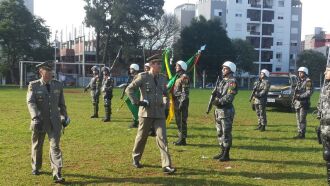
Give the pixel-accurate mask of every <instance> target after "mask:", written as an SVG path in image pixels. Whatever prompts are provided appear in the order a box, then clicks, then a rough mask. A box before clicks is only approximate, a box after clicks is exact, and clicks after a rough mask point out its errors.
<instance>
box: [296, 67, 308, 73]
mask: <svg viewBox="0 0 330 186" xmlns="http://www.w3.org/2000/svg"><path fill="white" fill-rule="evenodd" d="M298 72H304V73H305V74H306V75H308V68H306V67H299V68H298Z"/></svg>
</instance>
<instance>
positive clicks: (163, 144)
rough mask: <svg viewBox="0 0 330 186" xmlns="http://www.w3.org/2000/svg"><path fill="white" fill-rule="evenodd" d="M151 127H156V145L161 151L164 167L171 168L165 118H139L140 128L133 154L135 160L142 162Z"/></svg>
mask: <svg viewBox="0 0 330 186" xmlns="http://www.w3.org/2000/svg"><path fill="white" fill-rule="evenodd" d="M151 126H154V128H155V130H156V143H157V146H158V148H159V150H160V155H161V160H162V167H166V166H171V158H170V154H169V150H168V146H167V138H166V128H165V118H163V119H159V118H143V117H140V118H139V127H138V130H137V134H136V138H135V143H134V147H133V153H132V157H133V160H135V161H140V160H141V158H142V154H143V151H144V148H145V145H146V142H147V139H148V136H149V131H150V127H151Z"/></svg>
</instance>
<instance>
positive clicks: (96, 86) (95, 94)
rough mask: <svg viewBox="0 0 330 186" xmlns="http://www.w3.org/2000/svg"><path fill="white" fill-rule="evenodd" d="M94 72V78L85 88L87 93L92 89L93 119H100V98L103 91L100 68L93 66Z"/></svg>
mask: <svg viewBox="0 0 330 186" xmlns="http://www.w3.org/2000/svg"><path fill="white" fill-rule="evenodd" d="M91 70H92V71H93V78H92V79H91V81H90V82H89V83H88V85H87V86H86V87H85V89H84V92H86V91H87V90H88V89H89V88H90V89H91V96H92V103H93V107H94V114H93V115H92V116H91V118H98V117H99V114H98V112H99V98H100V92H101V91H100V90H101V80H100V77H99V67H97V66H93V67H92V68H91Z"/></svg>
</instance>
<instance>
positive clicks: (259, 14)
mask: <svg viewBox="0 0 330 186" xmlns="http://www.w3.org/2000/svg"><path fill="white" fill-rule="evenodd" d="M196 7H197V10H196V16H199V15H203V16H204V17H205V18H206V19H212V18H214V17H218V18H220V20H221V22H222V23H223V26H224V28H225V29H226V30H227V33H228V37H229V38H232V39H235V38H240V39H243V40H248V41H250V43H251V44H252V45H253V46H254V48H255V50H256V52H257V54H258V61H256V62H255V64H257V65H258V67H259V70H260V69H262V68H266V69H268V70H270V71H272V72H288V71H294V70H295V69H296V66H295V60H296V57H297V54H298V53H299V52H300V48H301V42H300V36H301V18H302V4H301V2H300V0H199V1H198V3H197V6H196Z"/></svg>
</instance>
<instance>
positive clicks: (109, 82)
mask: <svg viewBox="0 0 330 186" xmlns="http://www.w3.org/2000/svg"><path fill="white" fill-rule="evenodd" d="M102 72H103V80H102V88H101V90H102V93H103V101H104V110H105V116H104V118H103V119H102V121H103V122H109V121H110V120H111V99H112V96H113V95H112V90H113V85H114V81H113V78H112V77H111V75H110V68H109V67H102Z"/></svg>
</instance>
